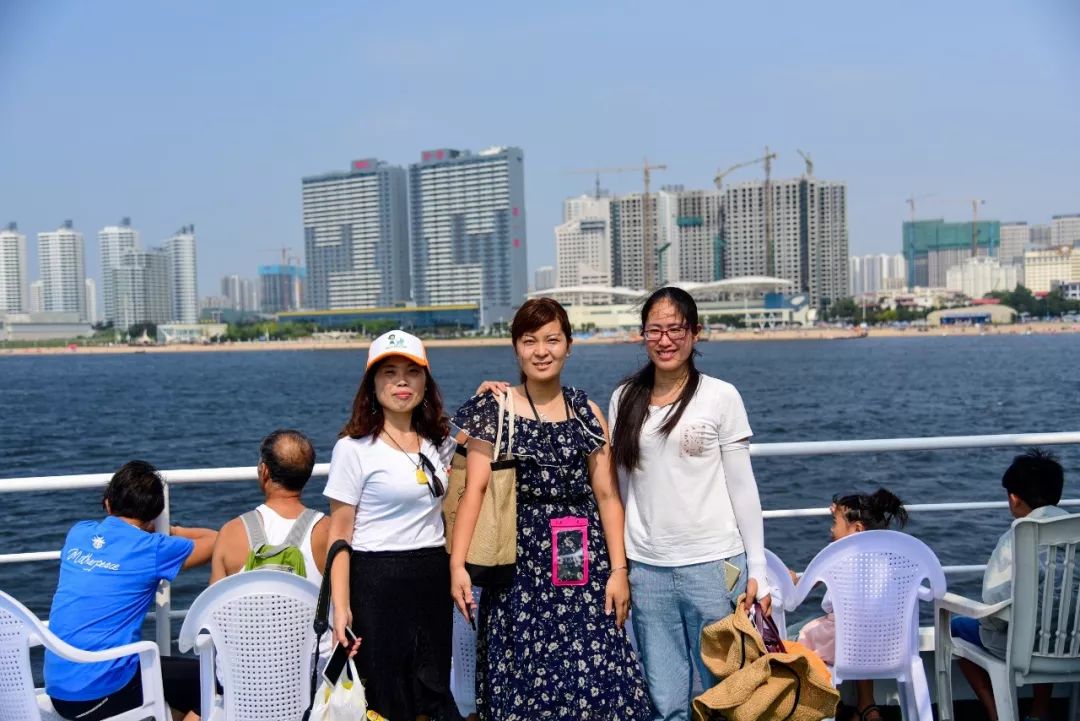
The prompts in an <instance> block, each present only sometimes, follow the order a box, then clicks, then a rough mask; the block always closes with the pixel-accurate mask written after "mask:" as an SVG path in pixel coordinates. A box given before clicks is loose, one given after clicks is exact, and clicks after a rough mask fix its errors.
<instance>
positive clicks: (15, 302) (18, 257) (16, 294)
mask: <svg viewBox="0 0 1080 721" xmlns="http://www.w3.org/2000/svg"><path fill="white" fill-rule="evenodd" d="M27 262H28V256H27V254H26V236H25V235H23V234H22V233H20V232H19V226H18V225H16V224H15V223H8V226H7V228H5V229H4V230H0V313H26V312H28V311H29V310H30V307H29V306H30V286H29V284H28V283H27V273H28V269H27Z"/></svg>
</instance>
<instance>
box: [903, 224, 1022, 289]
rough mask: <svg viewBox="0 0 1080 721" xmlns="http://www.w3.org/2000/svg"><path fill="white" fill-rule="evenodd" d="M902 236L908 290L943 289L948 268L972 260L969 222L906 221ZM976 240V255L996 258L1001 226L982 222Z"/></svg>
mask: <svg viewBox="0 0 1080 721" xmlns="http://www.w3.org/2000/svg"><path fill="white" fill-rule="evenodd" d="M903 234H904V238H903V245H904V260H905V262H906V263H907V275H908V281H907V285H908V287H909V288H914V287H916V286H918V287H920V288H944V287H945V284H946V273H947V272H948V270H949V268H951V267H953V266H954V265H959V264H960V263H962V262H963V261H964V260H967V259H968V258H970V257H971V246H972V224H971V223H970V222H963V223H946V222H945V221H944V220H941V219H935V220H916V221H915V222H914V223H912V222H911V221H904V226H903ZM975 240H976V243H977V249H978V253H977V255H979V256H989V257H996V256H997V254H998V247H999V246H1000V245H1001V223H999V222H998V221H996V220H980V221H979V222H978V223H977V224H976V225H975Z"/></svg>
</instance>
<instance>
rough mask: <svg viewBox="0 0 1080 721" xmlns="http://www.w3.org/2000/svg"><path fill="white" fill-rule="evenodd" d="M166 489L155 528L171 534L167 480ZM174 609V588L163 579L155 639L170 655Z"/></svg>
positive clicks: (164, 653)
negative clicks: (163, 503) (163, 504)
mask: <svg viewBox="0 0 1080 721" xmlns="http://www.w3.org/2000/svg"><path fill="white" fill-rule="evenodd" d="M162 485H163V486H164V490H165V508H163V509H162V511H161V515H160V516H158V517H157V521H155V523H154V528H155V530H156V531H157V532H158V533H164V534H165V535H168V534H169V529H170V528H171V527H172V521H171V520H170V518H171V515H172V514H171V513H170V512H169V495H170V494H169V482H168V481H167V480H166V481H165V483H164V484H162ZM171 610H172V588H171V587H170V585H169V582H168V581H164V580H163V581H162V582H161V583H159V584H158V590H157V593H156V594H154V639H155V641H156V643H157V645H158V649H160V650H161V655H162V656H169V655H171V654H172V619H171V618H170V613H169V612H170V611H171Z"/></svg>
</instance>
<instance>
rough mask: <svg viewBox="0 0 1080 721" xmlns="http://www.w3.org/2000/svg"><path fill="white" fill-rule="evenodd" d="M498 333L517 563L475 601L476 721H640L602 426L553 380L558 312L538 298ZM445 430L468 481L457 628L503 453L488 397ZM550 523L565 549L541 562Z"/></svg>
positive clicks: (454, 574) (455, 557) (561, 336)
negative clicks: (494, 469) (494, 463)
mask: <svg viewBox="0 0 1080 721" xmlns="http://www.w3.org/2000/svg"><path fill="white" fill-rule="evenodd" d="M510 331H511V337H512V338H513V343H514V352H515V354H516V355H517V357H518V361H519V363H520V365H521V371H522V381H523V382H522V384H521V385H520V386H516V387H514V388H511V389H510V390H509V392H510V393H512V394H514V406H515V408H516V409H517V410H516V411H515V412H516V413H517V417H516V418H515V428H514V439H513V448H512V449H509V450H510V451H511V452H512V453H513V456H514V458H515V459H517V462H518V463H517V566H516V571H515V576H514V581H513V583H512V584H511V585H509V586H506V587H503V588H487V589H484V593H483V595H482V596H481V600H480V612H479V627H478V632H479V636H478V639H477V659H476V691H477V694H476V695H477V709H478V711H479V714H480V718H481V721H519V720H520V721H534V720H536V719H574V720H575V721H578V720H581V721H646V719H650V718H651V717H652V708H651V705H650V702H649V697H648V694H647V693H646V690H645V682H644V680H643V677H642V673H641V668H640V666H639V664H638V660H637V658H636V656H635V654H634V651H633V649H632V648H631V646H630V641H629V639H628V637H627V635H626V630H625V629H624V623H625V621H626V616H627V613H628V612H629V601H630V590H629V582H628V579H627V565H626V554H625V552H624V550H623V508H622V502H621V501H620V499H619V494H618V487H617V485H616V480H615V477H614V474H613V473H612V470H611V464H610V458H609V454H608V446H607V443H606V440H607V428H606V425H605V423H604V419H603V416H602V414H601V412H600V410H599V408H597V406H596V404H594V403H592V402H591V401H590V400H589V399H588V397H587V396H586V395H585V393H583V392H582V391H579V390H575V389H571V388H563V387H562V385H561V383H560V373H561V371H562V367H563V364H564V363H565V360H566V357H567V356H568V355H569V351H570V344H571V329H570V323H569V321H568V320H567V317H566V311H565V310H563V308H562V306H560V305H559V304H558V303H557V302H555V301H553V300H551V299H548V298H539V299H534V300H530V301H528V302H526V303H525V304H524V305H523V306H522V307H521V308H520V310H519V311H518V312H517V314H516V315H515V316H514V320H513V322H512V324H511V327H510ZM454 421H455V424H456V425H458V426H460V427H461V428H462V429H464V430H465V431H466V432H467V433H468V434H469V437H470V440H469V445H468V449H469V454H468V471H467V473H468V482H467V484H466V489H465V494H464V496H463V497H462V500H461V503H460V505H459V506H458V511H457V521H456V524H455V527H454V537H453V539H452V540H453V543H452V547H453V551H452V553H451V557H450V573H451V580H450V593H451V595H452V596H453V598H454V601H455V603H456V604H457V605H458V608H459V609H460V610H461V612H462V613H464V614H466V615H467V616H469V617H471V615H472V606H473V600H472V593H471V590H470V589H471V579H470V578H469V574H468V572H467V571H466V570H465V556H466V553H467V550H468V547H469V544H470V542H471V540H472V534H473V531H474V529H475V527H476V518H477V516H478V514H479V511H480V505H481V503H482V501H483V494H484V491H485V490H486V487H487V481H488V479H489V478H490V463H491V460H492V458H493V457H496V456H499V455H502V454H504V453H506V452H507V448H506V445H507V440H506V439H507V437H508V435H509V433H508V429H507V426H508V423H507V421H508V419H506V418H504V419H503V423H504V428H503V433H502V434H501V435H502V447H501V448H498V449H496V448H494V443H495V440H496V437H497V435H498V433H497V431H498V428H497V425H498V421H499V399H498V397H497V396H495V395H493V394H490V393H485V394H483V395H478V396H476V397H474V398H473V399H472V400H470V401H468V402H467V403H466V404H465V405H464V406H462V407H461V409H460V410H459V411H458V413H457V416H456V417H455V419H454ZM557 519H558V520H557ZM553 521H555V523H554V524H553ZM560 523H568V524H569V525H571V526H575V525H576V526H577V527H578V529H579V534H580V535H578V536H577V538H578V541H577V542H575V541H574V536H573V535H572V534H568V535H560V536H559V538H560V541H559V551H560V553H559V554H558V556H557V557H553V554H552V537H553V535H554V532H553V529H557V528H558V527H559V524H560ZM581 531H584V533H583V534H582V533H581ZM582 535H583V536H584V538H585V539H586V540H585V541H584V544H583V545H584V546H585V552H584V553H581V548H580V546H581V545H582V544H581V543H580V539H581V538H582ZM563 539H566V540H568V541H569V543H570V546H569V548H568V549H566V548H564V547H563ZM575 544H576V545H575ZM567 550H568V551H569V552H568V553H567V552H566V551H567ZM575 550H576V551H577V554H578V555H577V556H575ZM582 556H584V557H586V558H587V567H586V568H582V564H581V563H580V561H581V557H582ZM575 559H576V560H575ZM586 569H587V570H586ZM568 579H571V580H568Z"/></svg>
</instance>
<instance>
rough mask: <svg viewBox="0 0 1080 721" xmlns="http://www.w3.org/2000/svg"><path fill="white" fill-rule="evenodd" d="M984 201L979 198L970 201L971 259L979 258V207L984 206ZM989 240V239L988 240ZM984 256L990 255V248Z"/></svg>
mask: <svg viewBox="0 0 1080 721" xmlns="http://www.w3.org/2000/svg"><path fill="white" fill-rule="evenodd" d="M985 204H986V201H985V200H982V199H981V198H972V199H971V257H972V258H977V257H978V256H979V206H980V205H985ZM988 240H989V239H988ZM986 254H987V255H990V248H989V247H987V249H986Z"/></svg>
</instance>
